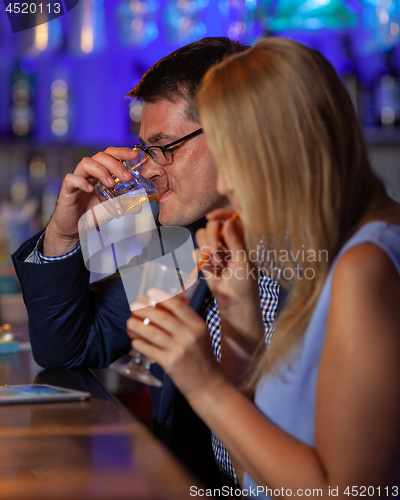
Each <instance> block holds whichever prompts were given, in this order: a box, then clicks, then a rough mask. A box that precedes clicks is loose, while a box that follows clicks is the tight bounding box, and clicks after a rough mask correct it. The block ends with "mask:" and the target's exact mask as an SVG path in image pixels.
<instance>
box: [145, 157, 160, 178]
mask: <svg viewBox="0 0 400 500" xmlns="http://www.w3.org/2000/svg"><path fill="white" fill-rule="evenodd" d="M141 174H142V176H143V177H144V178H145V179H151V178H152V177H158V176H162V175H165V169H164V168H163V167H160V166H159V165H156V164H155V163H154V161H152V160H151V159H150V158H147V159H146V161H145V162H144V163H143V166H142V172H141Z"/></svg>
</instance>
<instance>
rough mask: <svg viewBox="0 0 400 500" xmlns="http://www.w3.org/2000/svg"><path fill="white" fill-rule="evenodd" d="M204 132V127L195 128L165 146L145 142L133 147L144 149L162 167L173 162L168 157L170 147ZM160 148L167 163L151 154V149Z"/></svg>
mask: <svg viewBox="0 0 400 500" xmlns="http://www.w3.org/2000/svg"><path fill="white" fill-rule="evenodd" d="M201 133H203V129H202V128H199V129H197V130H195V131H194V132H191V133H190V134H188V135H185V136H184V137H181V138H180V139H177V140H176V141H173V142H170V143H169V144H166V145H165V146H146V144H143V143H140V144H136V145H135V146H133V149H135V148H136V149H140V150H141V151H143V152H144V153H145V154H146V156H148V158H150V160H152V161H153V162H154V163H156V164H157V165H159V166H160V167H165V166H166V165H169V164H170V163H171V160H170V159H169V158H168V157H167V154H166V153H167V152H168V149H170V148H172V147H173V146H175V145H176V144H179V143H181V142H183V141H187V140H188V139H191V138H192V137H195V136H196V135H199V134H201ZM156 148H157V149H160V150H161V152H162V154H163V155H164V158H165V161H166V162H167V163H165V164H163V165H161V164H160V163H158V162H157V161H156V160H155V159H154V158H153V156H152V154H151V150H152V149H156Z"/></svg>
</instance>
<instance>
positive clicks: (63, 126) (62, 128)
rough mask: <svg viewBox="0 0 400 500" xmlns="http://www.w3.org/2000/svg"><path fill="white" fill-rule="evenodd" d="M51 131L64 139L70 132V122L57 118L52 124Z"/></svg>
mask: <svg viewBox="0 0 400 500" xmlns="http://www.w3.org/2000/svg"><path fill="white" fill-rule="evenodd" d="M51 131H52V132H53V134H54V135H56V136H58V137H62V136H63V135H66V133H67V132H68V122H67V120H66V119H65V118H56V119H54V120H53V121H52V123H51Z"/></svg>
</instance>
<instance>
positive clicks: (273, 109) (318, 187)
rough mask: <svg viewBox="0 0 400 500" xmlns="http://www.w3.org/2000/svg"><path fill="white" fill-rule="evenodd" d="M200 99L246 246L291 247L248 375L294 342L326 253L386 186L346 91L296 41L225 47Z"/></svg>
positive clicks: (325, 267)
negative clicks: (274, 308)
mask: <svg viewBox="0 0 400 500" xmlns="http://www.w3.org/2000/svg"><path fill="white" fill-rule="evenodd" d="M197 104H198V107H199V111H200V117H201V121H202V125H203V128H204V130H205V133H206V137H207V143H208V145H209V147H210V149H211V151H212V153H213V155H214V157H215V159H216V162H217V165H218V169H219V174H220V175H221V176H222V177H223V178H224V177H226V178H229V180H230V182H231V183H232V184H233V186H234V188H235V202H237V203H238V206H239V207H240V215H241V218H242V220H243V223H244V227H245V236H246V243H247V246H248V249H249V250H250V249H255V248H256V247H257V245H258V243H259V241H260V237H261V236H262V235H264V236H265V237H266V241H267V244H268V243H269V247H268V248H270V249H271V248H273V249H274V253H275V255H285V256H286V257H287V256H288V255H290V256H291V257H292V258H290V259H289V260H288V261H285V262H283V263H282V264H283V265H284V267H285V270H286V276H288V275H289V276H292V275H293V279H291V280H290V281H289V282H286V283H285V282H284V280H283V281H282V280H281V282H282V284H283V285H284V286H287V287H288V288H289V296H288V299H287V301H286V304H285V306H284V308H283V311H282V313H281V314H280V316H279V318H278V320H277V323H276V332H277V333H276V335H274V338H273V340H272V342H271V346H270V348H269V349H268V350H267V351H265V354H263V355H262V357H261V359H260V362H259V363H258V365H257V368H256V370H255V375H254V376H253V382H255V380H256V379H257V378H259V377H260V376H261V374H262V373H264V372H265V371H266V370H268V369H269V368H270V367H271V366H275V364H276V361H277V360H281V359H282V358H289V357H290V356H289V354H290V353H291V352H293V351H294V348H295V347H296V345H297V344H298V342H299V341H300V339H301V337H302V335H303V334H304V331H305V329H306V326H307V324H308V323H309V320H310V317H311V314H312V312H313V310H314V308H315V305H316V301H317V299H318V296H319V294H320V292H321V289H322V286H323V284H324V281H325V279H326V276H327V274H328V271H329V268H330V266H331V264H332V260H333V259H334V257H335V255H336V254H337V252H338V250H339V249H340V248H341V246H342V245H343V244H344V242H345V241H346V240H347V239H348V238H349V236H350V235H351V233H352V232H353V231H354V230H355V228H356V226H357V224H358V223H359V222H360V220H361V218H362V217H363V216H364V215H365V214H366V212H367V210H368V209H369V208H370V207H371V204H372V203H373V202H374V200H375V201H376V202H377V203H379V200H380V199H381V198H382V197H383V196H384V188H383V185H382V184H381V182H380V181H379V180H377V179H376V178H375V176H374V175H373V173H372V170H371V167H370V164H369V161H368V158H367V152H366V148H365V146H364V141H363V137H362V133H361V131H360V127H359V125H358V122H357V118H356V114H355V111H354V107H353V105H352V102H351V99H350V97H349V95H348V92H347V91H346V89H345V88H344V86H343V84H342V83H341V81H340V79H339V78H338V76H337V74H336V72H335V70H334V68H333V67H332V66H331V65H330V63H329V62H328V61H327V60H326V59H325V58H324V57H323V56H322V55H321V54H320V53H318V52H317V51H315V50H312V49H310V48H308V47H305V46H304V45H301V44H300V43H297V42H295V41H292V40H288V39H284V38H268V39H265V40H262V41H260V42H258V43H257V44H256V45H255V46H254V47H252V48H250V49H248V50H247V51H245V52H243V53H241V54H236V55H233V56H230V57H229V58H228V59H226V60H225V61H223V62H222V63H219V64H218V65H216V66H214V67H212V68H211V69H210V70H209V71H208V73H207V74H206V75H205V77H204V79H203V81H202V85H201V88H200V91H199V93H198V96H197ZM282 252H284V254H283V253H282ZM310 252H312V255H313V256H314V258H313V259H310V256H311V253H310ZM321 256H322V257H321ZM320 257H321V258H320ZM305 273H307V274H306V275H305ZM311 277H313V279H310V278H311Z"/></svg>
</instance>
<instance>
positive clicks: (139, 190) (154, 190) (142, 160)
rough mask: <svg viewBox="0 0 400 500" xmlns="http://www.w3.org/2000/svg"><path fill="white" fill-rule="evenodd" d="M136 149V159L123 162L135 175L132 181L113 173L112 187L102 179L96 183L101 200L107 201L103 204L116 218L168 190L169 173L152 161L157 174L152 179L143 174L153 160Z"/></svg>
mask: <svg viewBox="0 0 400 500" xmlns="http://www.w3.org/2000/svg"><path fill="white" fill-rule="evenodd" d="M134 151H137V152H138V153H139V156H138V157H137V158H136V159H135V160H129V161H123V162H121V163H123V165H124V166H125V167H126V169H127V170H129V172H131V173H132V175H133V177H132V179H131V180H130V181H128V182H125V181H122V180H121V179H119V178H118V177H116V176H114V175H113V176H112V177H113V179H114V180H115V185H114V186H113V187H112V188H109V187H107V186H105V185H104V184H103V183H102V182H100V181H98V182H97V183H96V184H95V185H94V192H95V193H96V195H97V197H98V199H99V201H100V202H102V203H103V202H107V203H103V206H104V208H105V209H106V210H107V211H108V212H109V214H110V215H111V216H112V217H114V218H115V219H119V218H120V217H122V216H123V215H125V214H127V213H130V212H133V213H135V210H137V207H139V206H141V205H143V204H145V203H150V202H151V201H153V200H155V199H157V198H159V197H160V196H162V195H163V194H164V193H165V192H166V191H167V190H168V184H167V175H166V174H165V171H164V170H163V169H161V168H160V167H159V166H158V165H156V164H155V163H153V162H152V165H151V168H152V170H153V171H154V169H155V168H156V169H157V172H158V173H157V175H155V176H153V177H152V178H151V180H150V179H145V178H144V177H143V176H142V169H143V167H144V166H146V163H147V162H149V161H151V160H150V159H149V158H148V156H147V155H146V154H145V153H144V152H143V151H142V150H141V149H138V148H134Z"/></svg>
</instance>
